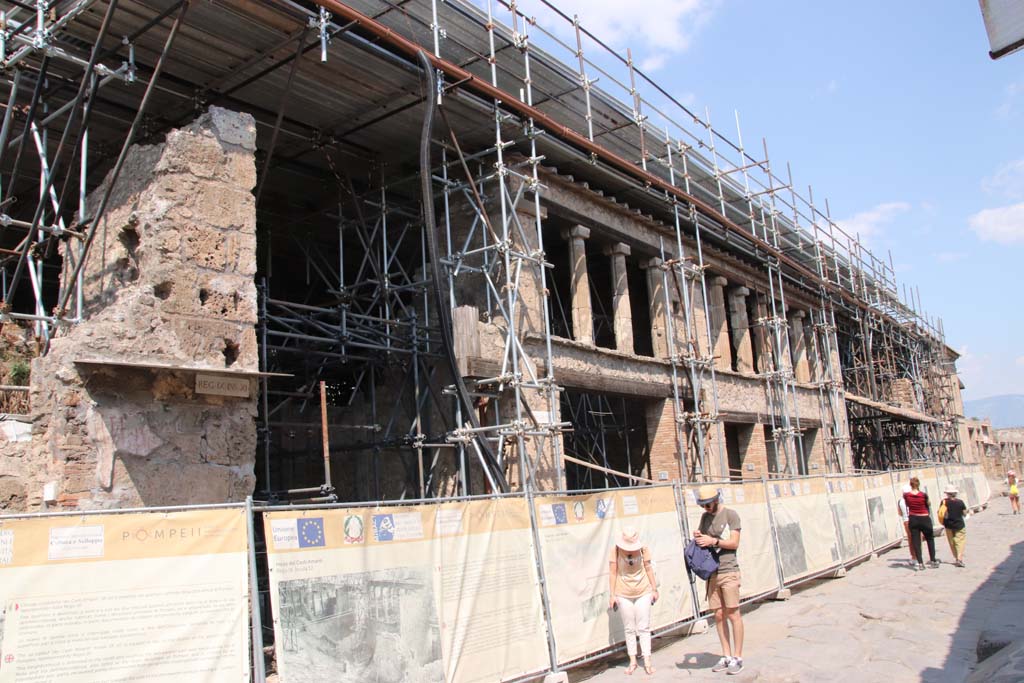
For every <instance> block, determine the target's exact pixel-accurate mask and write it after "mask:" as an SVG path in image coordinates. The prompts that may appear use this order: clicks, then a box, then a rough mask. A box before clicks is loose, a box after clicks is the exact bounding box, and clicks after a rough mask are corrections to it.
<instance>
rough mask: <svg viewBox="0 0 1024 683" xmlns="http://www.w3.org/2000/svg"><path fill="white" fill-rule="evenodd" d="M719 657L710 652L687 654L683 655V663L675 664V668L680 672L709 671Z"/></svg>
mask: <svg viewBox="0 0 1024 683" xmlns="http://www.w3.org/2000/svg"><path fill="white" fill-rule="evenodd" d="M719 657H721V655H716V654H712V653H710V652H698V653H693V652H688V653H686V654H685V655H683V661H681V662H676V668H677V669H681V670H686V669H710V668H711V667H712V666H714V665H715V662H717V661H718V659H719Z"/></svg>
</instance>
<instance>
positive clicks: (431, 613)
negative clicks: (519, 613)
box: [278, 568, 444, 683]
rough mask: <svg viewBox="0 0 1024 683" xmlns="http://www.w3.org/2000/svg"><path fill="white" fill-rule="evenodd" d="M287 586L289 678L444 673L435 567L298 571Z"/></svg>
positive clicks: (418, 678) (307, 682)
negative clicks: (308, 575)
mask: <svg viewBox="0 0 1024 683" xmlns="http://www.w3.org/2000/svg"><path fill="white" fill-rule="evenodd" d="M279 590H280V605H281V614H280V616H279V619H280V620H281V632H282V634H283V640H284V642H283V643H282V644H281V647H280V648H279V649H278V653H279V656H280V657H281V658H282V659H283V660H284V661H283V663H282V664H283V666H282V671H283V673H284V675H285V680H286V681H287V682H288V683H316V682H319V681H323V682H324V683H327V682H330V683H363V682H365V681H374V683H400V682H401V683H405V682H408V683H435V682H439V681H444V668H443V666H442V662H441V642H440V628H439V624H438V622H437V617H436V612H435V607H434V588H433V580H432V577H431V575H430V573H429V571H424V570H420V569H411V568H400V569H387V570H381V571H374V572H365V573H362V574H342V575H338V576H331V577H326V578H316V579H295V580H292V581H284V582H282V583H281V584H280V587H279Z"/></svg>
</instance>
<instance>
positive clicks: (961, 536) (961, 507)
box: [939, 486, 967, 567]
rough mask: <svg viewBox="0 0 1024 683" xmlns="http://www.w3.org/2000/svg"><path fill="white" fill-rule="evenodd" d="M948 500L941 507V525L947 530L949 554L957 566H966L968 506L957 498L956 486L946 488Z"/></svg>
mask: <svg viewBox="0 0 1024 683" xmlns="http://www.w3.org/2000/svg"><path fill="white" fill-rule="evenodd" d="M945 493H946V499H945V500H943V501H942V505H941V506H940V507H939V523H941V524H942V526H943V527H944V528H945V529H946V540H947V541H949V552H951V553H952V554H953V561H954V562H955V563H956V566H958V567H963V566H964V548H965V547H966V545H967V523H966V522H965V521H964V520H965V519H966V518H967V504H966V503H964V502H963V501H962V500H960V499H959V498H957V497H956V496H957V493H958V491H957V489H956V487H955V486H947V487H946V491H945Z"/></svg>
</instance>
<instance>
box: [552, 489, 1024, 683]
mask: <svg viewBox="0 0 1024 683" xmlns="http://www.w3.org/2000/svg"><path fill="white" fill-rule="evenodd" d="M993 491H998V489H997V488H996V486H993ZM935 540H936V554H937V556H938V558H939V560H940V561H941V562H942V565H941V566H940V567H939V568H938V569H928V570H927V571H924V572H914V571H912V570H911V568H910V564H909V560H908V557H909V556H908V551H907V549H906V547H905V546H904V547H901V548H896V549H893V550H890V551H888V552H886V553H884V554H883V555H881V556H880V557H878V558H875V559H873V560H870V561H867V562H863V563H861V564H860V565H857V566H855V567H852V568H851V569H850V570H849V571H848V573H847V575H846V576H845V577H844V578H839V579H822V580H818V581H816V582H813V583H810V584H806V585H805V586H804V587H803V588H798V589H795V590H794V591H793V597H792V598H791V599H790V600H788V601H785V602H766V603H761V604H759V605H755V606H751V607H749V608H744V623H745V624H746V643H745V646H744V660H745V662H744V663H745V669H744V671H743V673H741V674H739V675H736V676H727V675H726V674H724V673H717V674H716V673H711V671H710V667H711V665H712V664H713V663H714V662H715V661H716V660H717V659H718V657H719V656H720V650H719V645H718V637H717V635H716V634H715V630H714V626H713V624H712V625H711V627H710V628H709V629H708V631H707V633H703V634H699V635H693V636H689V637H686V638H679V637H672V636H669V637H666V638H661V639H657V640H656V641H655V648H656V649H655V652H654V665H655V668H656V669H657V670H656V672H655V673H654V675H652V676H647V675H646V674H644V673H643V669H639V670H637V671H636V672H635V673H634V674H633V675H632V676H626V674H625V655H621V656H618V655H617V656H615V657H613V658H611V659H609V660H605V661H604V662H601V663H600V664H597V665H591V666H589V667H587V668H586V669H580V670H578V671H572V672H570V674H569V676H570V680H571V681H583V680H586V681H592V682H594V683H603V682H605V681H617V682H621V681H637V682H641V681H642V682H643V683H647V682H648V681H650V682H652V683H654V682H658V681H712V680H716V681H725V680H730V681H737V683H742V682H743V681H759V682H771V683H788V682H790V681H792V682H794V683H796V682H804V681H857V683H864V681H921V682H923V683H947V682H949V683H952V682H954V681H956V682H960V681H964V680H966V679H967V677H968V676H970V675H971V671H972V669H974V668H975V667H978V668H979V671H978V672H977V673H978V674H979V675H978V676H977V677H973V678H972V681H973V680H977V681H981V680H985V681H994V680H998V681H1020V680H1024V647H1019V646H1018V645H1019V644H1020V643H1021V642H1024V612H1022V610H1024V515H1020V516H1013V515H1011V514H1010V506H1009V502H1008V500H1007V499H1006V498H1002V497H993V499H992V501H991V503H990V505H989V507H988V509H987V510H985V511H982V512H981V513H979V514H976V515H972V516H971V518H970V519H969V520H968V531H967V549H966V553H965V561H966V565H967V567H966V568H964V569H960V568H957V567H955V566H953V564H952V559H951V554H950V550H949V545H948V544H947V543H946V539H945V537H944V536H943V537H936V539H935ZM922 545H923V544H922ZM925 554H926V556H927V551H925ZM1017 615H1020V617H1019V618H1018V617H1017ZM1018 621H1019V623H1020V624H1021V626H1018V625H1017V623H1015V622H1018ZM983 633H984V634H985V638H984V639H983V642H982V646H981V650H982V656H983V657H984V656H986V655H987V654H990V653H991V647H994V646H995V645H1001V644H1002V643H1005V642H1012V641H1016V642H1013V644H1011V645H1009V646H1008V647H1006V648H1005V649H1004V650H1002V651H1001V652H999V653H997V654H995V655H994V656H993V657H992V658H991V659H990V660H988V661H984V662H982V663H981V665H980V666H978V655H977V652H978V650H979V639H981V638H982V634H983ZM986 642H989V643H992V645H989V646H988V651H986V645H985V643H986ZM1004 659H1006V660H1008V662H1005V663H1004V662H1000V661H999V660H1004ZM1017 666H1021V667H1022V670H1021V671H1017V672H1016V673H1013V672H1012V671H1011V669H1015V668H1016V667H1017ZM990 668H993V669H996V668H998V670H999V671H998V672H996V671H988V669H990ZM982 669H984V671H982Z"/></svg>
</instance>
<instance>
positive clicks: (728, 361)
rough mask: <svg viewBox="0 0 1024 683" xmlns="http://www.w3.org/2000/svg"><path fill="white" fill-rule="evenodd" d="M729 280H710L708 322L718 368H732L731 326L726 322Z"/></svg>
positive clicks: (720, 278)
mask: <svg viewBox="0 0 1024 683" xmlns="http://www.w3.org/2000/svg"><path fill="white" fill-rule="evenodd" d="M727 284H729V281H728V280H726V279H725V278H724V277H721V276H719V277H713V278H711V279H710V280H708V283H707V287H708V322H709V323H710V325H711V353H712V355H714V357H715V369H716V370H731V369H732V349H730V348H729V327H728V324H727V322H726V319H725V316H726V310H725V286H726V285H727Z"/></svg>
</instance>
